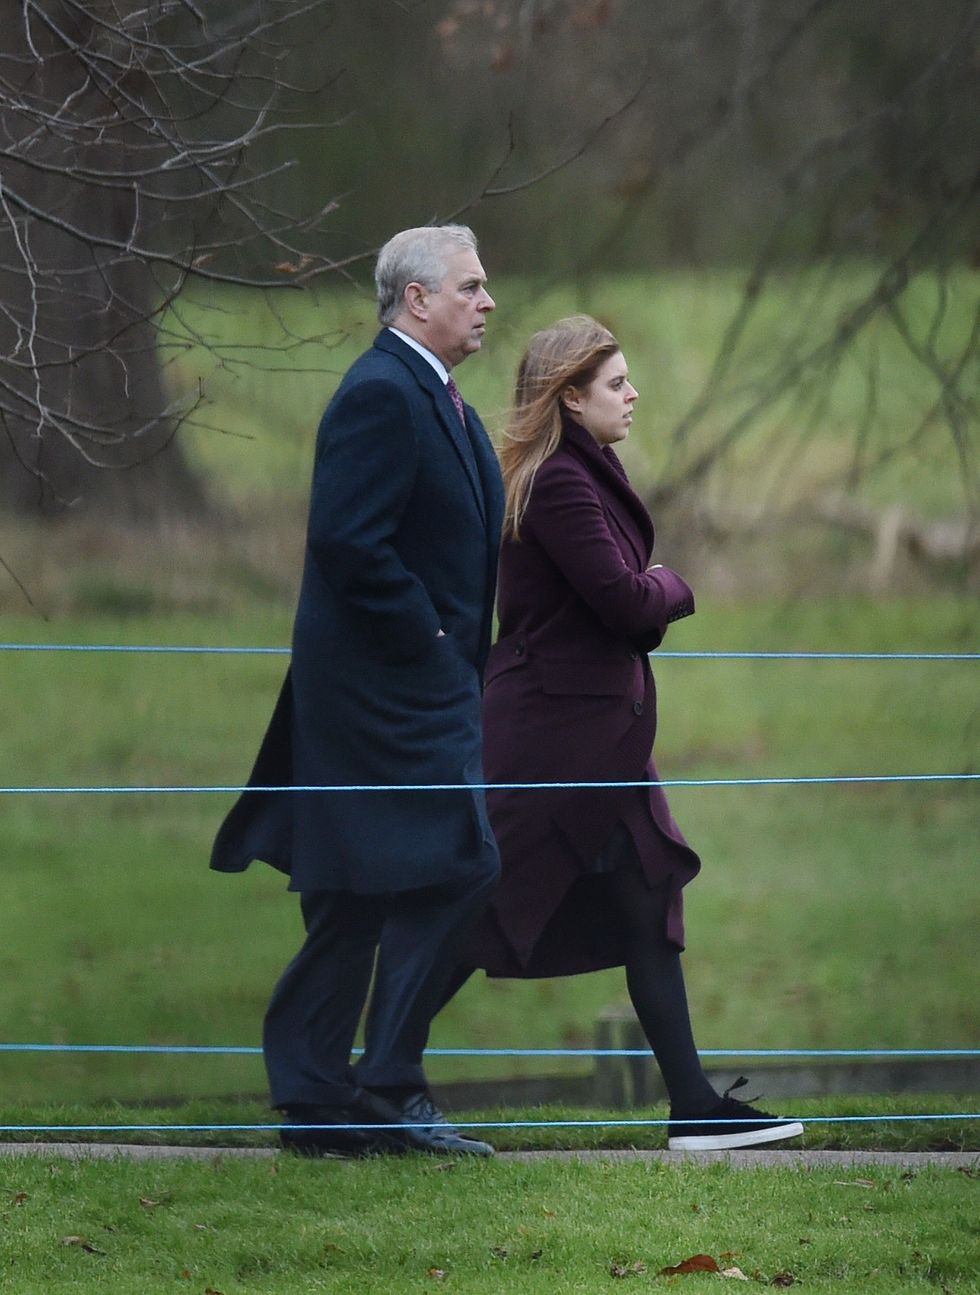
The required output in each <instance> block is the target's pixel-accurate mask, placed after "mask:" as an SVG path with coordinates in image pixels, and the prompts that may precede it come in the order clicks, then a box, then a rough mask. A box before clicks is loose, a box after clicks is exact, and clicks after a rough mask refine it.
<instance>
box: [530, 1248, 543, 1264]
mask: <svg viewBox="0 0 980 1295" xmlns="http://www.w3.org/2000/svg"><path fill="white" fill-rule="evenodd" d="M543 1254H544V1251H543V1250H532V1251H531V1253H530V1254H529V1255H528V1258H529V1259H531V1260H532V1261H533V1260H535V1259H540V1258H541V1256H542V1255H543Z"/></svg>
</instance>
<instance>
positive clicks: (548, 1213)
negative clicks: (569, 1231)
mask: <svg viewBox="0 0 980 1295" xmlns="http://www.w3.org/2000/svg"><path fill="white" fill-rule="evenodd" d="M541 1212H542V1214H544V1216H545V1218H546V1219H556V1218H557V1217H558V1211H557V1210H549V1209H548V1208H547V1207H546V1206H544V1205H542V1207H541Z"/></svg>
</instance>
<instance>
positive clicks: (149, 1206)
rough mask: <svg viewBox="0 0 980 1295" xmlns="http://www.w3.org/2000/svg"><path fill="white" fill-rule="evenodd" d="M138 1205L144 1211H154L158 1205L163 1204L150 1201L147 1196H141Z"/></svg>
mask: <svg viewBox="0 0 980 1295" xmlns="http://www.w3.org/2000/svg"><path fill="white" fill-rule="evenodd" d="M140 1204H141V1205H142V1206H143V1208H144V1209H145V1210H155V1209H156V1207H157V1206H158V1205H162V1204H163V1201H151V1200H150V1198H149V1196H141V1197H140Z"/></svg>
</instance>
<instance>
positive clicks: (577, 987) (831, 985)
mask: <svg viewBox="0 0 980 1295" xmlns="http://www.w3.org/2000/svg"><path fill="white" fill-rule="evenodd" d="M975 630H976V625H975V616H974V614H973V610H972V608H971V607H970V606H969V605H968V604H965V603H962V602H957V601H956V600H954V599H942V598H934V599H931V600H928V601H918V602H895V603H874V604H867V603H862V602H861V601H860V600H851V601H848V602H844V601H837V602H833V603H810V604H807V605H799V606H796V605H785V604H772V603H759V604H756V605H752V604H740V605H737V606H732V605H729V606H718V605H715V606H713V607H707V608H704V609H703V610H702V611H700V612H699V614H698V615H697V616H696V617H694V618H692V619H691V620H690V621H687V622H682V623H681V624H679V625H678V626H676V627H674V628H673V630H672V634H671V639H670V646H671V647H672V648H674V649H699V648H730V649H740V648H746V647H766V648H773V649H776V648H812V649H828V648H840V649H845V650H848V649H849V650H861V649H869V648H883V649H885V650H889V649H891V650H896V649H899V648H905V649H922V650H939V649H947V648H948V649H951V650H960V651H963V650H966V649H968V648H970V647H973V646H975V641H976V640H975ZM5 632H6V634H7V635H9V637H11V638H14V639H21V640H28V639H34V638H36V637H38V628H37V626H36V625H35V624H32V623H30V622H29V621H27V620H21V621H14V620H13V619H12V618H11V619H8V621H7V622H6V625H5ZM287 636H288V617H287V616H286V615H285V614H283V615H272V614H267V613H260V614H258V615H256V616H255V617H254V618H253V619H251V620H247V619H245V618H244V617H242V618H238V619H236V620H234V621H233V622H229V621H221V620H219V619H217V618H214V617H204V616H199V617H195V616H191V615H184V616H183V617H179V618H173V619H171V618H162V619H153V618H131V619H129V620H128V621H126V622H125V624H124V626H120V625H119V624H117V623H114V622H106V621H98V620H95V619H92V618H89V619H76V620H72V619H68V618H66V619H63V620H61V621H59V622H58V624H57V626H52V627H50V628H48V629H46V631H45V633H44V634H43V635H41V637H48V638H61V639H62V640H64V641H89V642H99V641H105V640H106V639H109V640H114V641H124V640H127V641H130V642H137V643H138V642H144V643H146V642H154V641H162V642H171V643H176V642H183V643H222V642H239V643H242V642H251V643H261V644H276V643H283V642H285V641H286V640H287ZM655 665H656V668H657V676H658V681H659V688H660V709H661V735H660V739H659V742H658V758H659V763H660V768H661V772H662V774H663V775H664V776H665V777H685V778H689V777H694V778H697V777H709V778H710V777H766V776H770V775H799V776H806V775H815V774H836V773H841V774H862V773H874V774H881V773H885V774H889V773H895V774H898V773H940V772H963V771H968V770H971V769H974V770H975V769H976V767H977V754H978V727H977V709H976V701H975V685H974V683H973V679H974V676H975V667H974V666H972V665H970V664H966V663H955V662H950V663H929V662H921V663H912V662H907V663H893V662H861V663H850V662H836V663H834V662H812V663H791V662H781V661H777V662H767V663H763V662H757V663H745V662H730V661H692V660H663V661H662V662H660V663H659V664H658V663H655ZM283 668H284V662H283V660H282V659H280V658H241V657H239V658H233V657H159V656H157V657H146V656H119V655H86V656H79V655H60V654H7V655H5V656H4V658H3V673H2V675H0V782H2V783H5V784H6V783H16V784H22V783H29V784H55V785H62V784H68V785H73V784H89V783H91V784H97V785H102V784H109V785H112V784H121V785H126V784H195V783H201V784H214V783H226V782H235V781H237V780H238V779H241V778H243V777H244V776H245V774H246V772H247V770H248V767H249V764H250V762H251V759H252V757H253V754H254V751H255V749H256V747H257V743H258V740H259V737H260V734H261V731H262V729H263V727H264V725H265V723H266V721H267V718H268V715H269V713H270V711H271V707H272V702H273V700H274V697H275V693H276V690H277V688H278V686H279V682H280V679H281V676H282V672H283ZM230 800H231V797H229V796H156V797H154V796H120V797H108V796H50V797H39V796H18V797H7V798H4V800H3V806H2V807H3V817H2V820H0V852H2V857H3V860H4V904H5V916H6V922H5V939H4V943H3V947H2V948H0V973H2V974H0V1017H2V1019H3V1021H4V1023H5V1026H4V1035H5V1038H6V1039H7V1040H10V1041H30V1042H64V1043H158V1044H167V1043H198V1044H234V1045H242V1044H244V1045H253V1044H255V1043H256V1042H257V1041H258V1036H259V1026H260V1021H261V1017H262V1013H263V1011H264V1007H265V1003H266V1001H267V998H268V994H269V991H270V988H271V986H272V984H273V982H274V980H275V978H276V977H277V975H278V974H279V971H280V970H281V968H282V966H283V965H284V963H285V962H286V961H287V959H288V958H289V957H290V956H291V954H292V952H293V951H294V949H295V947H296V945H297V944H298V942H299V939H300V923H299V915H298V911H297V909H298V906H297V904H296V901H295V899H294V898H292V897H290V896H288V895H286V894H285V893H284V880H283V879H282V878H281V877H280V876H279V874H277V873H275V872H273V871H272V870H271V869H268V868H265V867H263V866H260V865H256V866H255V867H253V868H252V869H251V870H250V872H249V873H247V874H245V875H244V876H237V877H235V876H232V877H226V876H217V875H215V874H211V873H209V872H208V870H207V857H208V852H209V849H210V842H211V839H212V837H213V833H214V831H215V828H216V826H217V823H218V821H219V820H220V817H221V814H222V813H223V812H224V810H225V808H226V807H227V805H228V804H229V803H230ZM671 800H672V804H673V808H674V812H675V814H676V816H677V818H678V820H679V821H680V823H681V824H682V826H683V827H684V829H685V831H686V832H687V834H688V836H689V838H690V839H691V841H692V842H693V843H694V844H695V845H696V846H697V848H698V849H699V850H700V852H701V854H702V856H703V858H704V864H705V866H704V870H703V872H702V876H701V877H700V878H699V879H698V880H697V881H696V882H695V883H694V885H693V886H692V887H691V888H690V890H689V892H688V937H689V939H688V944H689V952H688V954H687V955H686V966H687V977H688V983H689V990H690V997H691V1001H692V1009H693V1015H694V1020H695V1026H696V1032H697V1038H698V1042H699V1044H700V1045H701V1046H702V1047H708V1048H728V1047H740V1046H741V1047H944V1046H953V1047H956V1046H959V1047H969V1046H975V1045H976V1041H977V1037H978V1033H980V1031H978V1013H977V1003H976V994H975V980H974V971H975V963H974V958H975V948H974V942H973V932H974V931H975V930H976V926H977V923H976V916H977V896H976V804H977V792H976V788H975V786H974V785H972V784H955V783H950V784H933V785H923V786H916V787H904V786H900V787H895V786H877V787H867V786H852V787H840V786H836V787H814V786H805V787H781V788H763V787H753V788H743V789H738V788H725V787H720V788H689V789H676V790H675V791H674V792H673V793H672V795H671ZM623 999H624V993H623V983H622V973H621V972H620V971H619V970H616V969H614V970H611V971H608V972H604V973H602V974H599V975H594V976H586V977H577V978H571V979H565V980H551V981H541V982H526V983H522V982H512V981H500V982H489V981H487V980H486V979H485V978H482V977H476V978H474V979H473V980H472V981H471V982H470V983H469V984H468V985H467V986H466V987H465V988H464V990H463V991H462V992H461V993H460V995H459V996H458V998H457V999H456V1000H454V1001H453V1002H452V1003H451V1004H450V1005H449V1007H448V1008H447V1009H446V1011H445V1012H444V1013H443V1015H442V1016H441V1017H440V1018H439V1019H438V1020H437V1022H436V1024H435V1028H434V1031H433V1035H432V1039H431V1042H432V1044H433V1045H434V1046H442V1047H447V1046H471V1047H500V1046H509V1047H555V1046H588V1045H590V1044H591V1043H592V1041H593V1037H594V1028H595V1023H596V1020H597V1017H598V1016H599V1014H600V1013H601V1011H602V1010H603V1009H604V1008H605V1007H607V1006H608V1005H610V1004H611V1003H615V1002H619V1001H623ZM559 1064H560V1065H562V1066H565V1065H567V1067H568V1073H571V1072H572V1067H573V1066H576V1065H579V1066H580V1065H581V1063H576V1062H572V1061H569V1062H567V1063H564V1062H563V1063H556V1062H555V1061H546V1062H541V1061H533V1060H526V1061H520V1060H511V1059H507V1060H498V1061H489V1060H458V1059H457V1060H444V1061H433V1063H432V1066H431V1071H432V1075H433V1077H434V1078H435V1079H436V1080H437V1081H438V1080H439V1079H448V1078H465V1077H471V1078H472V1077H477V1076H492V1075H501V1074H509V1073H554V1072H555V1069H556V1066H557V1065H559ZM2 1065H3V1073H4V1092H5V1094H6V1099H7V1100H8V1101H13V1102H23V1101H27V1100H30V1101H36V1102H38V1103H39V1104H42V1105H43V1104H44V1103H45V1102H51V1103H60V1102H64V1101H79V1100H82V1101H85V1100H93V1099H97V1098H103V1097H109V1096H114V1097H118V1098H120V1099H125V1100H133V1099H139V1100H156V1099H161V1098H167V1097H170V1096H176V1097H188V1098H189V1097H202V1098H203V1097H215V1096H220V1095H227V1094H230V1093H244V1094H259V1093H261V1092H262V1090H263V1088H264V1076H263V1071H262V1066H261V1061H260V1060H259V1059H256V1058H248V1057H246V1058H236V1057H221V1058H211V1057H177V1058H167V1057H159V1056H156V1057H154V1056H149V1057H146V1056H135V1055H134V1056H130V1055H127V1056H122V1057H120V1056H95V1055H60V1056H58V1055H50V1054H45V1055H5V1056H4V1057H3V1062H2Z"/></svg>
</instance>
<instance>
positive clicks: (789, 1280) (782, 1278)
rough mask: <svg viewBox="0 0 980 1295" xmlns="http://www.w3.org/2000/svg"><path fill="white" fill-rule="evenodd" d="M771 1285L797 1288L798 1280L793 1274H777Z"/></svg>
mask: <svg viewBox="0 0 980 1295" xmlns="http://www.w3.org/2000/svg"><path fill="white" fill-rule="evenodd" d="M769 1285H770V1286H795V1285H796V1278H795V1277H794V1276H793V1274H792V1273H791V1272H781V1273H776V1275H775V1276H774V1277H773V1279H772V1281H771V1282H770V1283H769Z"/></svg>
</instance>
